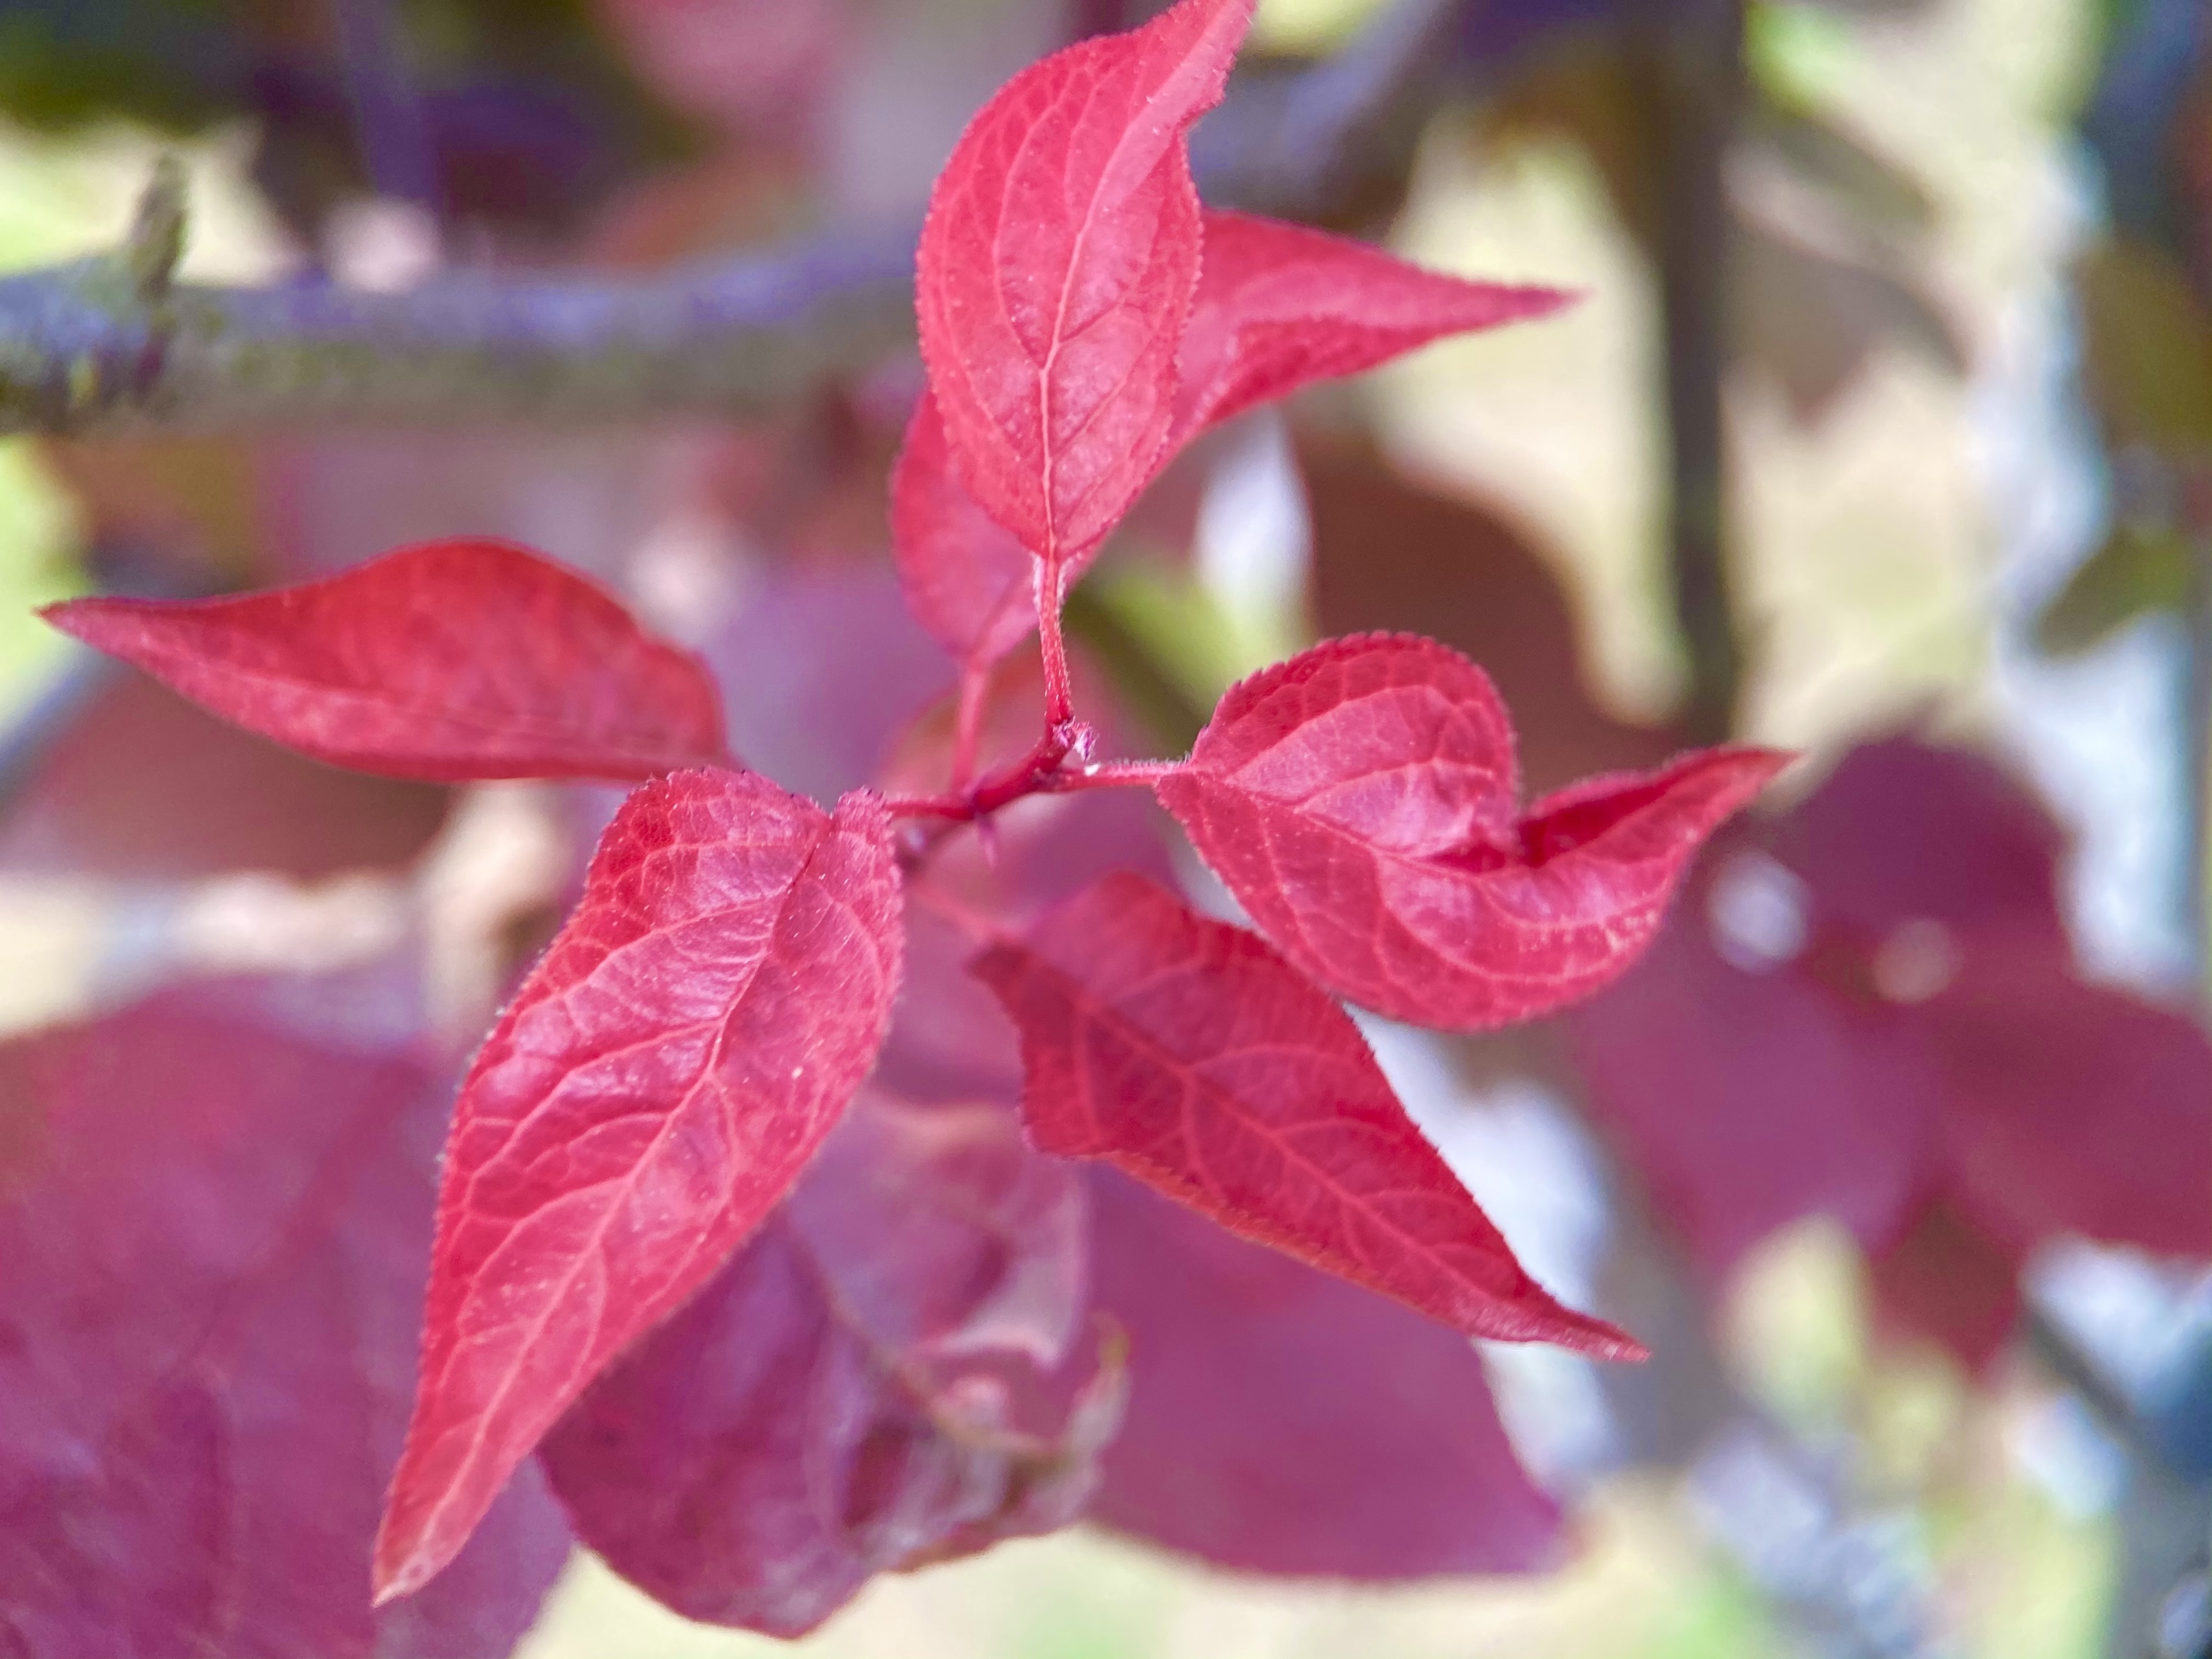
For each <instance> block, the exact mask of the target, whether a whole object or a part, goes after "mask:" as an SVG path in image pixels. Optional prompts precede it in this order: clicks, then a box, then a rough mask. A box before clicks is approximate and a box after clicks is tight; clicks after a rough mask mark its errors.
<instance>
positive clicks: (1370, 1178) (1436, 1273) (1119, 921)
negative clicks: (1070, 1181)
mask: <svg viewBox="0 0 2212 1659" xmlns="http://www.w3.org/2000/svg"><path fill="white" fill-rule="evenodd" d="M970 971H971V972H973V973H974V974H975V975H976V976H977V977H978V978H980V979H981V980H982V981H983V982H984V983H985V984H987V985H988V986H989V987H991V988H992V989H993V990H994V992H996V993H997V994H998V995H999V998H1000V1001H1001V1002H1003V1003H1004V1004H1005V1006H1006V1012H1007V1013H1008V1014H1009V1015H1010V1016H1011V1017H1012V1019H1013V1021H1014V1023H1015V1024H1016V1025H1017V1026H1018V1028H1019V1029H1020V1031H1021V1036H1022V1056H1023V1064H1024V1070H1025V1072H1026V1074H1027V1076H1026V1082H1025V1085H1024V1090H1023V1096H1022V1109H1023V1115H1024V1118H1025V1119H1026V1121H1028V1123H1029V1126H1030V1135H1031V1137H1032V1138H1033V1139H1035V1141H1036V1144H1037V1146H1039V1147H1040V1148H1041V1149H1042V1150H1043V1151H1046V1152H1055V1153H1058V1154H1060V1156H1062V1157H1066V1158H1100V1159H1103V1160H1104V1161H1105V1162H1107V1163H1109V1164H1113V1165H1115V1167H1116V1168H1118V1169H1121V1170H1124V1171H1126V1172H1127V1173H1128V1174H1130V1175H1133V1176H1136V1177H1138V1178H1139V1180H1141V1181H1144V1182H1147V1183H1148V1184H1150V1185H1152V1186H1153V1187H1155V1188H1158V1189H1159V1190H1160V1191H1161V1192H1164V1193H1165V1194H1168V1196H1170V1197H1171V1198H1173V1199H1176V1200H1177V1201H1179V1202H1181V1203H1182V1204H1185V1205H1187V1206H1189V1207H1190V1208H1192V1209H1194V1210H1196V1211H1198V1212H1200V1214H1202V1215H1205V1216H1207V1217H1209V1218H1212V1220H1214V1221H1216V1222H1218V1223H1219V1224H1220V1225H1222V1226H1225V1227H1226V1228H1228V1229H1229V1230H1230V1231H1231V1232H1234V1233H1237V1235H1239V1236H1240V1237H1244V1238H1248V1239H1250V1240H1252V1241H1254V1242H1255V1243H1261V1244H1267V1245H1269V1246H1272V1247H1273V1248H1274V1249H1279V1250H1281V1251H1283V1252H1284V1253H1285V1254H1286V1255H1293V1256H1296V1257H1297V1258H1298V1259H1299V1260H1301V1261H1305V1262H1307V1263H1308V1264H1309V1265H1310V1266H1313V1267H1321V1268H1322V1269H1324V1270H1326V1271H1328V1272H1330V1273H1335V1274H1337V1275H1339V1276H1340V1277H1341V1278H1345V1279H1350V1280H1352V1282H1353V1283H1354V1284H1358V1285H1365V1286H1366V1287H1367V1288H1368V1289H1370V1290H1373V1291H1380V1292H1382V1293H1383V1295H1385V1296H1389V1297H1396V1298H1397V1299H1398V1300H1399V1301H1401V1302H1403V1303H1405V1304H1407V1305H1408V1306H1410V1307H1413V1308H1415V1309H1417V1310H1419V1311H1421V1312H1423V1313H1425V1314H1427V1315H1429V1316H1431V1317H1432V1318H1435V1319H1440V1320H1442V1321H1443V1322H1445V1323H1447V1324H1449V1325H1451V1326H1453V1327H1454V1328H1456V1329H1459V1330H1461V1331H1463V1332H1465V1333H1467V1334H1469V1335H1474V1336H1486V1337H1492V1338H1495V1339H1497V1340H1503V1341H1549V1342H1558V1343H1561V1344H1563V1345H1565V1346H1568V1347H1572V1348H1577V1349H1580V1350H1582V1351H1583V1352H1590V1353H1595V1354H1599V1355H1601V1356H1603V1357H1606V1358H1641V1357H1642V1352H1643V1351H1642V1349H1641V1348H1639V1347H1638V1346H1637V1344H1636V1343H1635V1341H1634V1340H1632V1338H1630V1337H1627V1336H1626V1335H1624V1334H1622V1333H1621V1332H1620V1331H1617V1330H1615V1329H1614V1328H1613V1327H1611V1326H1610V1325H1607V1324H1605V1323H1604V1322H1601V1321H1599V1320H1595V1319H1592V1318H1589V1316H1586V1315H1583V1314H1579V1313H1576V1312H1574V1311H1573V1310H1571V1309H1568V1308H1565V1307H1563V1306H1561V1305H1560V1304H1559V1303H1558V1302H1557V1301H1555V1300H1554V1299H1553V1297H1552V1296H1551V1295H1550V1293H1549V1292H1547V1291H1545V1290H1544V1288H1543V1287H1542V1286H1541V1285H1538V1284H1537V1283H1536V1282H1535V1280H1534V1279H1531V1278H1530V1277H1529V1276H1528V1273H1526V1272H1525V1271H1524V1270H1523V1269H1522V1267H1521V1265H1520V1263H1519V1262H1518V1261H1516V1260H1515V1259H1514V1256H1513V1253H1512V1251H1511V1249H1510V1248H1509V1247H1508V1246H1507V1244H1506V1242H1505V1240H1504V1237H1502V1236H1501V1235H1500V1234H1499V1233H1498V1230H1497V1228H1496V1227H1494V1226H1493V1225H1491V1223H1490V1221H1489V1219H1488V1218H1486V1216H1485V1215H1484V1214H1483V1212H1482V1211H1481V1209H1480V1207H1479V1206H1477V1205H1476V1204H1475V1201H1474V1199H1473V1198H1472V1197H1470V1196H1469V1195H1468V1192H1467V1189H1466V1188H1464V1187H1462V1185H1461V1184H1460V1182H1459V1180H1458V1178H1457V1177H1456V1176H1454V1175H1453V1174H1452V1172H1451V1170H1450V1169H1449V1166H1448V1165H1446V1164H1445V1163H1444V1161H1443V1158H1442V1157H1441V1156H1440V1155H1439V1154H1438V1153H1437V1151H1436V1149H1435V1148H1434V1147H1433V1146H1431V1145H1430V1144H1429V1143H1428V1141H1427V1140H1426V1139H1425V1138H1424V1137H1423V1135H1422V1134H1421V1132H1420V1130H1419V1128H1418V1127H1415V1125H1414V1124H1413V1120H1412V1119H1411V1118H1409V1117H1407V1115H1406V1111H1405V1109H1404V1108H1403V1107H1402V1106H1401V1105H1400V1104H1399V1103H1398V1100H1397V1097H1395V1095H1394V1094H1392V1092H1391V1091H1390V1085H1389V1083H1388V1082H1387V1081H1385V1080H1384V1079H1383V1073H1382V1071H1381V1068H1380V1067H1378V1066H1376V1063H1375V1059H1374V1056H1373V1055H1372V1054H1370V1053H1369V1052H1368V1049H1367V1045H1366V1043H1365V1042H1364V1041H1363V1040H1362V1039H1361V1037H1360V1036H1359V1032H1358V1028H1357V1027H1356V1026H1354V1025H1353V1024H1352V1021H1351V1018H1349V1016H1347V1015H1346V1013H1345V1012H1344V1011H1343V1009H1341V1008H1340V1007H1339V1006H1337V1005H1336V1004H1335V1003H1334V1002H1333V1001H1331V1000H1329V998H1328V996H1327V995H1325V994H1323V993H1322V992H1321V991H1320V990H1319V989H1317V988H1316V987H1315V986H1313V985H1312V984H1310V982H1308V981H1307V980H1306V979H1305V978H1304V976H1303V975H1300V974H1299V973H1298V972H1297V970H1296V969H1293V968H1291V966H1290V964H1289V963H1285V961H1284V960H1283V959H1282V958H1281V957H1279V956H1277V955H1276V954H1275V952H1274V951H1273V950H1272V949H1270V948H1269V947H1268V945H1267V943H1266V942H1265V941H1264V940H1262V939H1260V938H1259V937H1257V936H1256V935H1255V934H1252V933H1247V932H1245V931H1244V930H1243V928H1240V927H1229V926H1226V925H1225V924H1223V923H1220V922H1216V921H1207V920H1206V919H1205V918H1203V917H1201V916H1199V915H1195V914H1194V912H1192V911H1191V910H1190V909H1189V908H1188V907H1187V906H1186V905H1184V904H1183V903H1182V902H1181V901H1179V900H1177V899H1176V898H1175V897H1173V896H1171V895H1170V894H1169V893H1167V892H1166V891H1164V890H1163V889H1161V888H1159V887H1158V886H1155V885H1154V884H1152V883H1151V882H1149V881H1147V880H1146V879H1145V878H1143V877H1141V876H1138V875H1134V874H1131V873H1128V872H1119V873H1116V874H1114V875H1109V876H1108V877H1107V878H1105V879H1104V880H1103V881H1101V882H1099V883H1098V884H1097V885H1096V886H1093V887H1091V888H1090V889H1088V890H1085V892H1083V893H1081V894H1079V895H1078V896H1076V897H1075V898H1073V899H1072V900H1070V901H1069V902H1066V904H1064V905H1062V906H1060V908H1058V909H1055V910H1054V911H1051V912H1049V913H1048V915H1046V916H1045V917H1044V918H1043V920H1042V921H1040V922H1039V923H1038V924H1037V925H1036V927H1034V928H1032V929H1031V930H1030V933H1028V934H1027V935H1026V936H1025V937H1024V938H1023V939H1019V940H1008V941H1005V942H1002V943H1000V944H998V945H994V946H992V947H990V948H989V949H987V950H986V951H983V952H981V954H980V955H979V956H977V957H975V960H974V962H973V963H971V964H970Z"/></svg>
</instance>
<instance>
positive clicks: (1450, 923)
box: [1158, 635, 1787, 1030]
mask: <svg viewBox="0 0 2212 1659" xmlns="http://www.w3.org/2000/svg"><path fill="white" fill-rule="evenodd" d="M1786 758H1787V757H1784V756H1782V755H1778V754H1776V753H1775V752H1773V751H1771V750H1761V749H1711V750H1701V751H1699V753H1696V754H1692V755H1689V756H1686V757H1683V758H1682V759H1680V760H1678V761H1676V762H1675V763H1673V764H1672V765H1671V766H1668V767H1667V768H1665V769H1662V770H1660V771H1657V772H1653V773H1647V774H1644V775H1623V776H1614V777H1607V778H1597V779H1593V780H1591V781H1589V782H1586V783H1583V784H1579V785H1576V786H1574V787H1571V788H1568V789H1565V790H1561V791H1560V792H1559V793H1556V794H1553V795H1551V796H1548V797H1547V798H1545V799H1542V800H1540V801H1538V802H1536V803H1535V804H1534V805H1533V806H1531V807H1529V808H1528V810H1527V811H1525V812H1523V811H1522V810H1521V809H1520V806H1519V804H1518V794H1519V791H1518V787H1517V784H1516V778H1515V773H1514V758H1513V733H1512V728H1511V726H1510V725H1509V724H1508V722H1507V720H1506V714H1505V709H1504V705H1502V704H1501V703H1500V702H1498V694H1497V693H1496V692H1495V691H1494V690H1492V687H1491V684H1490V681H1489V679H1488V678H1486V676H1485V675H1484V673H1483V672H1482V671H1481V670H1480V668H1477V667H1476V666H1475V665H1474V664H1473V663H1471V662H1469V661H1468V660H1467V659H1466V658H1464V657H1462V656H1461V655H1459V654H1458V653H1456V652H1454V651H1449V650H1447V649H1446V648H1445V647H1443V646H1440V645H1438V644H1437V643H1436V642H1435V641H1431V640H1423V639H1417V638H1414V637H1413V636H1411V635H1366V636H1364V637H1362V638H1358V639H1350V640H1332V641H1327V642H1325V643H1323V644H1322V645H1320V646H1317V647H1315V648H1314V649H1313V650H1311V651H1309V652H1306V653H1304V654H1303V655H1302V656H1298V657H1295V658H1293V659H1291V660H1290V661H1289V662H1286V663H1281V664H1279V665H1276V666H1275V667H1273V668H1271V669H1268V670H1267V671H1265V672H1264V673H1261V674H1258V675H1255V676H1254V677H1253V678H1250V679H1249V680H1246V681H1245V682H1243V684H1241V685H1237V686H1236V687H1234V688H1232V689H1231V690H1230V692H1229V694H1228V695H1227V696H1225V697H1224V698H1222V700H1221V706H1220V707H1219V708H1217V709H1216V710H1215V711H1214V714H1213V719H1212V720H1211V721H1210V722H1208V724H1207V726H1206V730H1205V731H1204V732H1200V734H1199V738H1198V743H1197V745H1196V747H1195V748H1194V750H1193V751H1192V753H1191V757H1190V760H1189V762H1188V763H1187V764H1186V765H1185V766H1183V767H1182V769H1179V770H1178V771H1176V772H1175V773H1174V774H1172V775H1170V776H1168V777H1166V778H1164V779H1163V780H1162V781H1161V782H1160V783H1159V785H1158V795H1159V798H1160V801H1161V804H1162V805H1164V806H1166V808H1167V809H1168V811H1170V812H1171V813H1173V814H1174V815H1175V817H1176V820H1177V821H1178V822H1180V823H1182V827H1183V829H1184V830H1185V831H1186V832H1187V833H1188V835H1189V836H1190V838H1191V841H1192V842H1193V843H1194V845H1195V846H1196V847H1197V848H1198V851H1199V853H1200V855H1201V856H1202V857H1203V858H1204V859H1205V860H1206V863H1207V864H1208V865H1209V866H1211V867H1212V869H1213V871H1214V872H1215V873H1216V874H1217V875H1218V876H1219V877H1220V878H1221V879H1222V880H1223V881H1224V882H1225V884H1227V885H1228V888H1229V890H1230V891H1231V892H1232V893H1234V894H1235V895H1236V896H1237V901H1238V902H1240V903H1241V904H1243V907H1244V908H1245V909H1246V910H1247V911H1248V912H1249V913H1250V915H1251V916H1252V918H1253V920H1254V921H1257V922H1258V923H1259V924H1260V926H1261V927H1262V928H1264V929H1266V931H1267V933H1268V935H1269V936H1270V937H1271V938H1272V939H1274V941H1275V942H1276V943H1277V944H1278V945H1280V946H1281V947H1282V949H1283V951H1284V953H1285V955H1286V956H1288V957H1290V958H1291V961H1292V962H1294V963H1297V965H1298V966H1299V967H1300V968H1302V969H1304V970H1305V971H1306V972H1307V973H1308V974H1310V975H1312V976H1313V977H1314V978H1315V979H1316V980H1319V981H1321V982H1322V984H1324V985H1326V986H1328V987H1330V988H1331V989H1332V990H1334V991H1337V992H1338V993H1340V994H1342V995H1344V996H1346V997H1348V998H1350V999H1351V1000H1352V1001H1354V1002H1358V1003H1363V1004H1364V1005H1365V1006H1368V1007H1370V1008H1373V1009H1375V1010H1376V1011H1377V1012H1381V1013H1385V1014H1388V1015H1389V1016H1391V1017H1392V1018H1395V1019H1403V1020H1409V1021H1412V1022H1413V1023H1415V1024H1423V1025H1435V1026H1442V1027H1445V1028H1447V1029H1450V1030H1476V1029H1479V1028H1480V1027H1484V1026H1490V1025H1497V1024H1503V1023H1504V1022H1506V1021H1509V1020H1514V1019H1522V1018H1528V1017H1529V1016H1531V1015H1534V1014H1538V1013H1541V1012H1546V1011H1547V1010H1549V1009H1553V1008H1557V1007H1559V1006H1561V1005H1563V1004H1565V1003H1568V1002H1571V1001H1574V1000H1577V999H1578V998H1580V997H1583V996H1587V995H1588V994H1589V993H1591V992H1592V991H1594V990H1595V989H1596V988H1597V987H1599V986H1601V985H1602V984H1604V983H1605V982H1606V981H1607V980H1609V979H1611V978H1613V976H1614V975H1617V974H1619V973H1620V971H1621V969H1624V968H1626V967H1627V965H1628V964H1629V963H1631V962H1632V961H1634V960H1635V958H1636V957H1637V955H1638V953H1639V952H1640V951H1642V950H1643V949H1644V945H1646V944H1648V943H1649V942H1650V938H1651V936H1652V934H1653V933H1654V932H1655V931H1656V929H1657V927H1658V925H1659V919H1660V915H1661V914H1662V911H1663V909H1664V908H1665V906H1666V903H1667V900H1668V896H1670V895H1671V894H1672V892H1673V890H1674V884H1675V883H1676V881H1677V880H1678V879H1679V878H1680V874H1681V872H1682V868H1683V866H1684V865H1685V864H1686V863H1687V862H1688V860H1689V859H1690V857H1691V855H1692V854H1693V853H1695V852H1696V851H1697V849H1698V847H1699V844H1700V843H1701V842H1703V841H1704V840H1705V836H1707V835H1708V834H1710V833H1711V830H1712V829H1714V827H1715V826H1716V825H1717V824H1718V823H1720V822H1721V821H1722V820H1723V819H1724V818H1726V817H1728V816H1729V814H1730V813H1731V812H1734V811H1735V810H1736V809H1737V808H1738V807H1740V806H1741V805H1743V804H1744V803H1745V802H1746V801H1747V800H1749V799H1751V798H1752V797H1753V795H1755V794H1757V793H1759V788H1760V787H1762V786H1763V785H1764V784H1765V782H1766V781H1767V780H1768V779H1769V778H1771V777H1772V776H1773V775H1774V774H1775V772H1776V771H1777V770H1778V769H1780V768H1781V767H1782V766H1783V765H1784V763H1785V760H1786Z"/></svg>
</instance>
